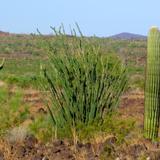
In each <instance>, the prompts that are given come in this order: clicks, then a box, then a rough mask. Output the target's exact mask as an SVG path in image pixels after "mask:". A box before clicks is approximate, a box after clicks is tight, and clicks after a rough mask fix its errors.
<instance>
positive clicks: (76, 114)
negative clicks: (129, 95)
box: [41, 32, 127, 131]
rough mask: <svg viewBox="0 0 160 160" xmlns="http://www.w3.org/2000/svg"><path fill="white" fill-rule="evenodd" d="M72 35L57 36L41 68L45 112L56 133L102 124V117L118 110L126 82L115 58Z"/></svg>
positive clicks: (122, 68)
mask: <svg viewBox="0 0 160 160" xmlns="http://www.w3.org/2000/svg"><path fill="white" fill-rule="evenodd" d="M73 33H74V34H73V35H72V36H70V37H68V36H67V35H65V33H61V32H56V36H55V37H54V41H53V42H52V44H51V45H49V46H50V47H49V49H48V52H49V63H48V64H47V65H48V66H46V68H43V67H42V69H43V72H42V73H43V74H42V75H44V78H43V79H42V80H43V82H42V83H41V84H42V87H44V88H45V90H46V91H50V95H51V96H50V101H51V103H50V104H49V106H48V108H49V112H50V114H51V116H52V119H53V123H54V126H55V129H56V130H60V129H62V128H64V127H67V126H68V128H69V129H71V130H74V131H75V130H76V129H77V126H78V125H82V126H87V125H89V124H92V123H94V122H95V121H98V122H101V123H102V122H103V118H104V116H105V114H106V113H108V112H109V111H111V110H113V109H114V108H116V107H117V104H118V101H119V99H120V95H121V94H122V92H123V90H124V87H125V85H126V82H127V74H126V69H125V67H124V66H123V64H122V63H121V61H120V60H119V58H117V55H115V56H113V55H112V56H111V55H110V56H109V55H108V54H107V55H105V54H104V53H101V52H100V47H99V46H96V45H94V44H93V42H90V41H89V39H87V38H85V37H83V36H82V35H81V37H77V36H76V33H75V32H73ZM47 97H48V98H49V94H48V92H47Z"/></svg>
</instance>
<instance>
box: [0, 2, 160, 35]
mask: <svg viewBox="0 0 160 160" xmlns="http://www.w3.org/2000/svg"><path fill="white" fill-rule="evenodd" d="M75 22H77V23H78V24H79V26H80V27H81V30H82V31H83V33H84V34H85V35H94V34H95V35H97V36H108V35H112V34H116V33H120V32H132V33H138V34H144V35H146V34H147V32H148V29H149V27H150V26H152V25H157V26H159V27H160V0H0V30H3V31H8V32H15V33H36V28H38V29H39V30H40V31H41V32H42V33H51V32H52V31H51V29H50V26H56V27H57V26H59V25H60V24H61V23H63V24H64V26H65V28H66V30H69V25H71V26H72V27H74V23H75Z"/></svg>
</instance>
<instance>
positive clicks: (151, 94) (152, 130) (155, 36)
mask: <svg viewBox="0 0 160 160" xmlns="http://www.w3.org/2000/svg"><path fill="white" fill-rule="evenodd" d="M144 117H145V118H144V134H145V137H146V138H148V139H151V140H155V139H156V138H157V137H158V129H159V120H160V119H159V118H160V31H159V30H158V28H157V27H152V28H151V30H150V32H149V35H148V53H147V68H146V82H145V116H144Z"/></svg>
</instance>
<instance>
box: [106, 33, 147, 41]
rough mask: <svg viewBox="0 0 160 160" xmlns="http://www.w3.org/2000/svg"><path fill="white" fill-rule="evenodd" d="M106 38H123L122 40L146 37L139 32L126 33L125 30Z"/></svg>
mask: <svg viewBox="0 0 160 160" xmlns="http://www.w3.org/2000/svg"><path fill="white" fill-rule="evenodd" d="M108 38H113V39H124V40H131V39H133V40H134V39H135V40H139V39H140V40H144V39H147V36H144V35H140V34H133V33H127V32H123V33H119V34H116V35H113V36H110V37H108Z"/></svg>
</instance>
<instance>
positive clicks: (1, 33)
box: [0, 31, 9, 36]
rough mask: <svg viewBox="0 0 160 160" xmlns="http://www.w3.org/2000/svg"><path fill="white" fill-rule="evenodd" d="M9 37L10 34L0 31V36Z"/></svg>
mask: <svg viewBox="0 0 160 160" xmlns="http://www.w3.org/2000/svg"><path fill="white" fill-rule="evenodd" d="M8 35H9V32H3V31H0V36H8Z"/></svg>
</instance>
